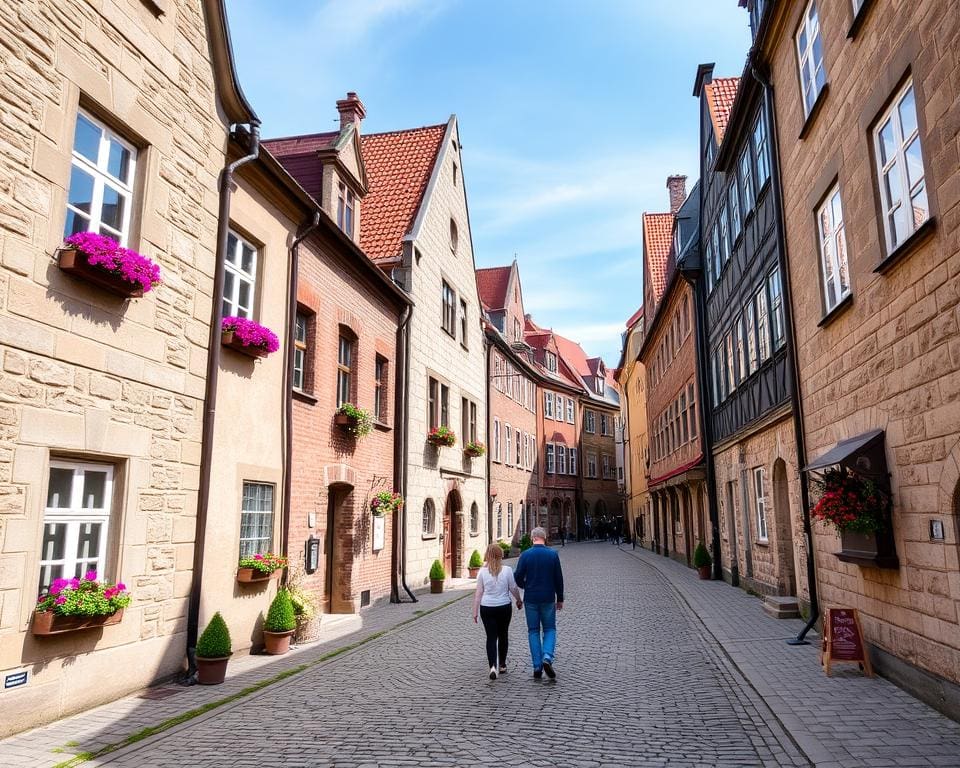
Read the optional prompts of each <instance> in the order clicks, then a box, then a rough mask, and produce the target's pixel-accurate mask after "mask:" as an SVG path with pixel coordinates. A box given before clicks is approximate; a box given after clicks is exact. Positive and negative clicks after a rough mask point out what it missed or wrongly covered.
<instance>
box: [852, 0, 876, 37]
mask: <svg viewBox="0 0 960 768" xmlns="http://www.w3.org/2000/svg"><path fill="white" fill-rule="evenodd" d="M872 6H873V0H863V4H862V5H861V6H860V10H859V11H857V15H856V16H854V17H853V23H852V24H851V25H850V31H849V32H847V39H848V40H853V38H855V37H856V36H857V33H858V32H859V31H860V28H861V27H862V26H863V22H864V20H865V19H866V18H867V13H869V11H870V8H871V7H872Z"/></svg>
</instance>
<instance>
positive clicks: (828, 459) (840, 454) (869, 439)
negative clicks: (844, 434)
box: [803, 429, 883, 472]
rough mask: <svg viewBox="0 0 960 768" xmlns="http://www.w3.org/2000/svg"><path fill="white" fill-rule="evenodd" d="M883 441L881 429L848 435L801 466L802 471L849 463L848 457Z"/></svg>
mask: <svg viewBox="0 0 960 768" xmlns="http://www.w3.org/2000/svg"><path fill="white" fill-rule="evenodd" d="M882 443H883V430H882V429H874V430H871V431H870V432H864V433H863V434H862V435H857V436H856V437H848V438H847V439H846V440H841V441H840V442H839V443H837V444H836V445H835V446H833V448H831V449H830V450H829V451H827V452H826V453H825V454H823V455H822V456H821V457H820V458H819V459H815V460H814V461H813V462H812V463H810V464H808V465H807V466H805V467H804V468H803V471H804V472H810V471H811V470H814V469H824V468H825V467H831V466H834V465H836V464H850V463H851V462H850V459H852V458H854V457H856V456H857V455H860V454H863V453H865V452H866V451H867V450H868V449H870V448H873V447H874V446H875V445H877V444H882Z"/></svg>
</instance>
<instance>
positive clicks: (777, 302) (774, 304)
mask: <svg viewBox="0 0 960 768" xmlns="http://www.w3.org/2000/svg"><path fill="white" fill-rule="evenodd" d="M767 285H768V287H769V289H770V332H771V335H772V336H773V348H774V350H777V349H780V347H782V346H783V345H784V344H785V343H786V333H787V330H786V326H785V324H784V317H783V285H782V284H781V282H780V267H774V269H773V271H772V272H771V273H770V276H769V277H768V278H767Z"/></svg>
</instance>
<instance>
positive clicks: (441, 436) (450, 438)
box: [427, 427, 457, 448]
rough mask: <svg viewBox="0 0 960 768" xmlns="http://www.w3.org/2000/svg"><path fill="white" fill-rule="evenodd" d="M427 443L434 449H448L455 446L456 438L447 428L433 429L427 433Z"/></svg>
mask: <svg viewBox="0 0 960 768" xmlns="http://www.w3.org/2000/svg"><path fill="white" fill-rule="evenodd" d="M427 442H428V443H430V445H432V446H434V447H435V448H449V447H451V446H453V445H456V444H457V436H456V434H455V433H454V432H453V430H451V429H449V428H448V427H434V428H433V429H431V430H430V432H428V433H427Z"/></svg>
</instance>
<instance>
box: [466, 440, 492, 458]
mask: <svg viewBox="0 0 960 768" xmlns="http://www.w3.org/2000/svg"><path fill="white" fill-rule="evenodd" d="M486 452H487V449H486V446H484V444H483V443H473V442H471V443H467V444H466V445H465V446H464V447H463V454H464V456H468V457H470V458H471V459H478V458H480V457H481V456H483V454H484V453H486Z"/></svg>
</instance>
